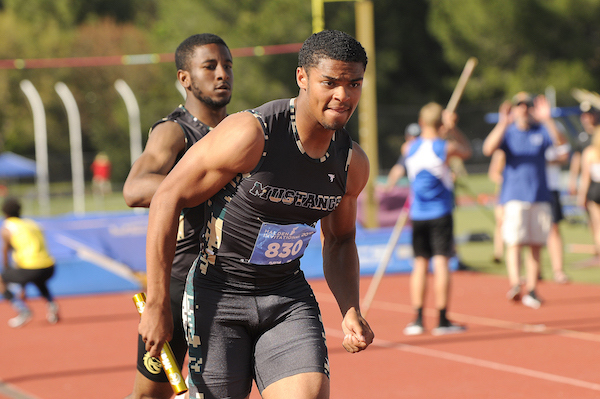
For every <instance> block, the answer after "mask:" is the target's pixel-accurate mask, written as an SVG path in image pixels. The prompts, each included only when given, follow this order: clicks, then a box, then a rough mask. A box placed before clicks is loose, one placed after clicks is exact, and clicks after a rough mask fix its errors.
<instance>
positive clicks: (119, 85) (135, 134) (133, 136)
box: [115, 79, 142, 165]
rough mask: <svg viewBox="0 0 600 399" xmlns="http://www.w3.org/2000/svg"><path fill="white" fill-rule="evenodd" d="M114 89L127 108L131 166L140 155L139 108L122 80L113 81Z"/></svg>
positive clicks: (131, 92) (140, 129)
mask: <svg viewBox="0 0 600 399" xmlns="http://www.w3.org/2000/svg"><path fill="white" fill-rule="evenodd" d="M115 89H117V91H118V92H119V94H120V95H121V97H123V101H125V108H127V114H128V115H129V151H130V154H131V164H132V165H133V163H134V162H135V160H136V159H138V157H139V156H140V155H142V127H141V122H140V107H139V106H138V102H137V100H136V98H135V95H134V94H133V91H132V90H131V88H130V87H129V85H128V84H127V83H125V81H124V80H122V79H117V80H116V81H115Z"/></svg>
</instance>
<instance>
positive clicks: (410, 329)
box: [404, 321, 425, 335]
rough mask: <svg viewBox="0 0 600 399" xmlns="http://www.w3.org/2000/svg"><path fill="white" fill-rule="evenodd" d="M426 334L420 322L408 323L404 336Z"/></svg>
mask: <svg viewBox="0 0 600 399" xmlns="http://www.w3.org/2000/svg"><path fill="white" fill-rule="evenodd" d="M424 332H425V329H424V328H423V323H422V322H420V321H413V322H410V323H408V325H407V326H406V327H405V328H404V335H421V334H423V333H424Z"/></svg>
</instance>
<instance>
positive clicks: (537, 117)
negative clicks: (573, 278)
mask: <svg viewBox="0 0 600 399" xmlns="http://www.w3.org/2000/svg"><path fill="white" fill-rule="evenodd" d="M498 115H499V118H498V124H497V125H496V126H495V127H494V129H493V130H492V131H491V132H490V134H489V135H488V137H487V138H486V139H485V141H484V143H483V153H484V155H486V156H491V155H492V153H493V152H494V151H495V150H496V149H498V148H499V149H501V150H502V151H504V153H505V154H506V166H505V168H504V175H503V177H504V179H503V183H502V190H501V193H500V202H501V203H504V220H503V232H502V235H503V237H504V241H505V242H506V247H507V248H506V268H507V270H508V279H509V283H510V287H511V288H510V290H509V291H508V294H507V297H508V299H509V300H513V301H517V300H519V299H521V287H520V269H521V267H520V266H521V264H520V263H521V249H522V248H523V247H524V246H528V247H529V248H530V252H529V254H528V256H527V258H526V262H525V266H526V290H527V294H526V295H525V296H523V298H522V302H523V304H524V305H526V306H529V307H531V308H534V309H537V308H539V307H540V305H541V303H542V302H541V300H540V299H539V298H538V296H537V293H536V285H537V279H538V274H539V270H540V250H541V248H542V247H543V246H544V245H545V244H546V241H547V238H548V232H549V230H550V225H551V223H552V214H551V210H550V201H551V196H550V191H549V190H548V185H547V182H546V159H545V151H546V149H547V148H548V147H550V146H552V145H561V144H563V143H565V142H566V139H565V137H564V136H563V135H562V133H561V132H560V131H559V130H558V129H557V127H556V124H555V123H554V120H553V119H552V113H551V107H550V104H549V103H548V101H547V100H546V98H545V97H544V96H537V97H536V98H535V99H534V98H533V97H532V96H531V95H530V94H529V93H525V92H520V93H517V94H516V95H515V96H514V97H513V99H512V103H511V102H508V101H507V102H504V103H503V104H502V105H501V106H500V110H499V114H498Z"/></svg>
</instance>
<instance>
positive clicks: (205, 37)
mask: <svg viewBox="0 0 600 399" xmlns="http://www.w3.org/2000/svg"><path fill="white" fill-rule="evenodd" d="M207 44H220V45H222V46H225V47H227V44H225V41H224V40H223V39H221V38H220V37H219V36H217V35H213V34H212V33H198V34H196V35H192V36H190V37H188V38H187V39H185V40H184V41H183V42H181V44H180V45H179V46H177V50H175V67H177V70H180V69H181V70H184V71H188V70H189V67H190V65H189V64H190V60H191V59H192V57H193V56H194V51H196V47H200V46H206V45H207ZM227 50H229V47H227Z"/></svg>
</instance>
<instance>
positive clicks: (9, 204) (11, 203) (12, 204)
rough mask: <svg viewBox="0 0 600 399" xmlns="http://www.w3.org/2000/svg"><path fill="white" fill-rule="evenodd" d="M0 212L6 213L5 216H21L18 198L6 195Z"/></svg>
mask: <svg viewBox="0 0 600 399" xmlns="http://www.w3.org/2000/svg"><path fill="white" fill-rule="evenodd" d="M2 213H4V214H5V215H6V217H9V218H10V217H17V218H18V217H20V216H21V203H20V202H19V200H18V199H16V198H14V197H8V198H7V199H5V200H4V204H2Z"/></svg>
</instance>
